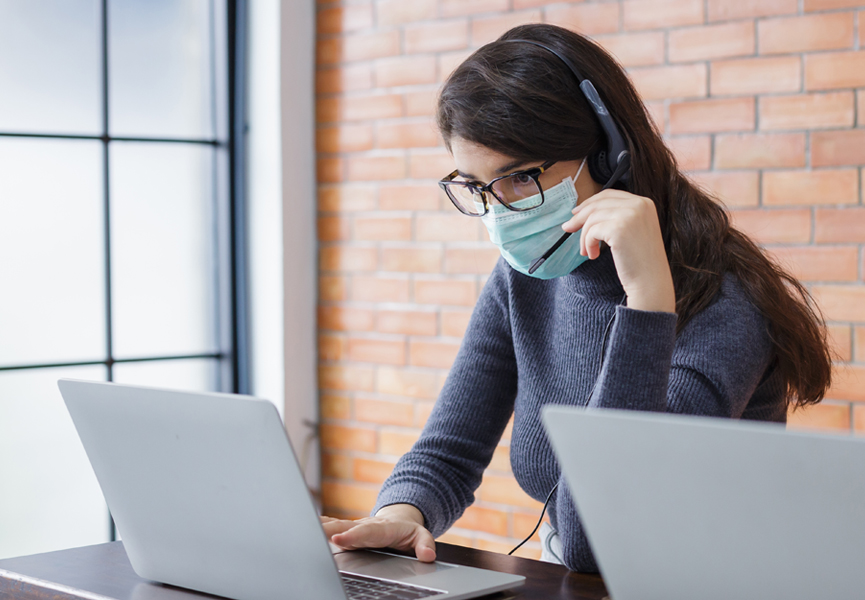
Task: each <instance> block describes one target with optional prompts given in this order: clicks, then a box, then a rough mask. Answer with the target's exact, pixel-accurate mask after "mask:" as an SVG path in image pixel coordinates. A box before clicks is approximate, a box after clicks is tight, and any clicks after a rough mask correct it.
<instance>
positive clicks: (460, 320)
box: [441, 310, 472, 338]
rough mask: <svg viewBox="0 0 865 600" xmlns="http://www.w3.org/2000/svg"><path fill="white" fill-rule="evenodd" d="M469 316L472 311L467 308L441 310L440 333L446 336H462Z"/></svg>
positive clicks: (467, 324)
mask: <svg viewBox="0 0 865 600" xmlns="http://www.w3.org/2000/svg"><path fill="white" fill-rule="evenodd" d="M471 316H472V313H471V311H468V310H443V311H442V330H441V334H442V335H444V336H448V337H459V338H461V337H463V336H464V335H465V333H466V329H467V328H468V326H469V319H471Z"/></svg>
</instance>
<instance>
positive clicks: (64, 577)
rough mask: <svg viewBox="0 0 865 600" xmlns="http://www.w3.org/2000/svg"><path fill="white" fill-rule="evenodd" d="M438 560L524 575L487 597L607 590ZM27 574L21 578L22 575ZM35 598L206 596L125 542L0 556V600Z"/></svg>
mask: <svg viewBox="0 0 865 600" xmlns="http://www.w3.org/2000/svg"><path fill="white" fill-rule="evenodd" d="M436 550H437V553H438V558H439V560H442V561H444V562H451V563H457V564H462V565H469V566H473V567H483V568H486V569H493V570H496V571H504V572H507V573H517V574H519V575H524V576H525V577H526V584H525V585H524V586H523V587H521V588H517V589H515V590H513V591H512V592H502V593H498V594H493V595H490V596H486V598H488V599H489V600H506V599H511V598H513V599H515V600H516V599H520V600H540V599H541V598H543V599H544V600H555V599H559V600H565V599H567V600H577V599H578V600H601V599H602V598H604V597H605V596H606V590H605V588H604V584H603V582H602V581H601V578H600V577H599V576H597V575H579V574H576V573H571V572H570V571H568V570H567V569H566V568H564V567H561V566H558V565H551V564H548V563H542V562H538V561H534V560H528V559H525V558H517V557H514V556H506V555H504V554H496V553H493V552H485V551H483V550H474V549H471V548H464V547H462V546H453V545H451V544H441V543H439V544H436ZM21 576H23V577H21ZM12 598H14V599H16V600H19V599H22V598H26V599H31V600H81V599H82V598H83V599H85V600H109V599H112V600H202V599H203V598H214V596H209V595H207V594H200V593H197V592H192V591H187V590H184V589H181V588H176V587H172V586H166V585H162V584H155V583H151V582H149V581H146V580H144V579H141V578H140V577H138V576H137V575H136V574H135V572H134V571H133V570H132V566H131V565H130V564H129V559H127V558H126V551H125V550H124V549H123V543H122V542H113V543H109V544H99V545H97V546H86V547H84V548H73V549H71V550H61V551H59V552H48V553H46V554H35V555H33V556H24V557H21V558H8V559H5V560H0V599H3V600H6V599H12Z"/></svg>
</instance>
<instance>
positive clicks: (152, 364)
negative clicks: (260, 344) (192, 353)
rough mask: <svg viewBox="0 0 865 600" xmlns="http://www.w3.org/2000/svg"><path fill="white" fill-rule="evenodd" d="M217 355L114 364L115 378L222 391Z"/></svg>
mask: <svg viewBox="0 0 865 600" xmlns="http://www.w3.org/2000/svg"><path fill="white" fill-rule="evenodd" d="M218 367H219V362H218V361H217V359H215V358H213V359H205V358H195V359H187V360H152V361H147V362H137V363H117V364H115V365H114V381H116V382H117V383H128V384H133V385H146V386H149V387H164V388H171V389H177V390H189V391H193V392H216V391H219V386H218V380H217V369H218Z"/></svg>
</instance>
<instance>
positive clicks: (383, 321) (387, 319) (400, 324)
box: [375, 310, 438, 335]
mask: <svg viewBox="0 0 865 600" xmlns="http://www.w3.org/2000/svg"><path fill="white" fill-rule="evenodd" d="M437 322H438V318H437V316H436V313H434V312H430V311H418V310H379V311H378V314H377V315H376V321H375V329H376V331H381V332H383V333H401V334H404V335H435V334H436V329H437V328H438V323H437Z"/></svg>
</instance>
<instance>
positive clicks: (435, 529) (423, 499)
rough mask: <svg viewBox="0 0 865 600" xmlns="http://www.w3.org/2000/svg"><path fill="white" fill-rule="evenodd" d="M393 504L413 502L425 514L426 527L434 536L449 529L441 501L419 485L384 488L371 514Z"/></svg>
mask: <svg viewBox="0 0 865 600" xmlns="http://www.w3.org/2000/svg"><path fill="white" fill-rule="evenodd" d="M391 504H411V505H412V506H414V507H415V508H416V509H418V510H419V511H420V512H421V514H422V515H423V518H424V527H426V528H427V529H428V530H429V531H430V532H431V533H432V534H433V537H438V536H440V535H442V534H443V533H444V532H445V531H446V530H447V527H448V525H449V524H448V519H447V516H446V515H445V514H444V511H442V508H441V503H440V502H437V501H436V500H435V498H434V495H429V494H424V493H423V490H422V489H420V488H418V487H417V486H412V485H405V484H402V485H392V486H389V487H386V488H384V489H382V490H381V492H380V493H379V495H378V500H376V503H375V507H374V508H373V509H372V512H371V513H370V514H372V515H375V513H377V512H378V511H379V510H381V509H382V508H384V507H385V506H390V505H391Z"/></svg>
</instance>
